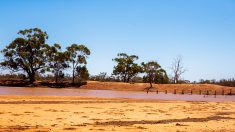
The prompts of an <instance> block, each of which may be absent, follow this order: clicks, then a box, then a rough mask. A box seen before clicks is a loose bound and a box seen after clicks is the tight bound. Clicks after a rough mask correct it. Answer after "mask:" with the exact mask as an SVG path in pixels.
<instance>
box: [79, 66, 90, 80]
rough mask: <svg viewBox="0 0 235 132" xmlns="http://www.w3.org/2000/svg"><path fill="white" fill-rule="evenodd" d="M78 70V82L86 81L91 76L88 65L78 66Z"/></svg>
mask: <svg viewBox="0 0 235 132" xmlns="http://www.w3.org/2000/svg"><path fill="white" fill-rule="evenodd" d="M76 72H77V76H78V82H82V81H85V80H87V79H88V78H89V72H88V70H87V68H86V66H78V67H77V69H76Z"/></svg>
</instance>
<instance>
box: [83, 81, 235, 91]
mask: <svg viewBox="0 0 235 132" xmlns="http://www.w3.org/2000/svg"><path fill="white" fill-rule="evenodd" d="M149 86H150V85H149V84H148V83H134V84H131V83H122V82H98V81H88V82H87V85H83V86H81V88H82V89H96V90H121V91H146V90H147V89H148V88H149ZM157 90H158V91H159V92H165V91H166V90H167V92H172V93H173V92H174V90H176V92H177V93H182V90H184V92H185V93H190V92H191V90H192V92H193V94H195V93H197V94H198V93H199V92H200V90H201V92H202V94H205V93H206V92H207V90H208V92H209V94H214V92H215V91H216V94H222V91H223V90H224V94H229V93H230V90H232V94H235V88H234V87H226V86H219V85H213V84H153V88H152V89H150V91H154V92H156V91H157Z"/></svg>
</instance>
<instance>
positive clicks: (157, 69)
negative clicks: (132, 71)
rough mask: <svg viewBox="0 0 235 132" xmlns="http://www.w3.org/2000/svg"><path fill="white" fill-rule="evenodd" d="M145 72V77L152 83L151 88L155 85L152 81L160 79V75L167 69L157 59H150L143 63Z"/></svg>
mask: <svg viewBox="0 0 235 132" xmlns="http://www.w3.org/2000/svg"><path fill="white" fill-rule="evenodd" d="M141 65H142V67H143V72H144V73H145V74H146V75H145V78H146V80H147V82H149V84H150V88H152V87H153V85H152V83H153V82H155V81H156V80H157V79H159V78H158V77H159V75H162V74H166V72H165V70H164V69H162V68H161V66H160V65H159V64H158V63H157V62H156V61H150V62H147V63H144V62H142V63H141Z"/></svg>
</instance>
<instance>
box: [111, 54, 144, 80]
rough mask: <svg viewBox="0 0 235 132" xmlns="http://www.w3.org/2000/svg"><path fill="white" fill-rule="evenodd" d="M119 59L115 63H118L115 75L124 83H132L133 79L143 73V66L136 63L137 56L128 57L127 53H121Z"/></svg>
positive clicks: (115, 59)
mask: <svg viewBox="0 0 235 132" xmlns="http://www.w3.org/2000/svg"><path fill="white" fill-rule="evenodd" d="M117 56H118V57H117V58H114V59H113V61H115V62H116V63H117V65H116V66H114V70H113V75H116V76H119V77H120V78H121V79H122V80H123V82H130V80H131V78H133V77H134V76H136V75H137V74H138V73H140V72H141V71H142V68H141V66H139V65H138V64H137V63H135V61H136V60H138V58H139V57H138V56H136V55H127V54H126V53H119V54H118V55H117Z"/></svg>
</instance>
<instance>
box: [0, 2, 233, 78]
mask: <svg viewBox="0 0 235 132" xmlns="http://www.w3.org/2000/svg"><path fill="white" fill-rule="evenodd" d="M33 27H39V28H41V29H42V30H45V31H47V33H48V34H49V40H48V41H47V43H48V44H53V43H60V44H61V45H62V47H63V48H65V47H67V46H68V45H70V44H72V43H78V44H85V45H86V46H87V47H89V48H90V49H91V52H92V54H91V56H90V57H89V59H88V68H89V71H90V73H91V74H98V73H100V72H107V73H109V74H110V73H111V72H112V69H113V66H114V65H115V63H114V62H112V58H114V57H115V56H116V54H117V53H120V52H126V53H128V54H136V55H138V56H139V57H140V59H139V61H138V62H142V61H149V60H156V61H158V62H159V63H160V64H161V65H162V67H163V68H165V69H166V70H167V72H168V74H171V71H170V69H169V67H170V66H171V63H172V61H173V59H174V58H175V57H176V56H178V55H181V56H182V57H183V63H184V66H185V68H186V69H187V72H186V73H185V74H184V75H183V78H184V79H187V80H191V81H193V80H196V81H197V80H199V79H201V78H203V79H221V78H232V77H235V59H234V57H235V52H234V49H235V1H234V0H0V49H3V48H4V47H5V46H6V45H7V44H9V43H10V42H11V41H12V40H14V38H16V37H17V32H18V31H19V30H20V29H26V28H33Z"/></svg>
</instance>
